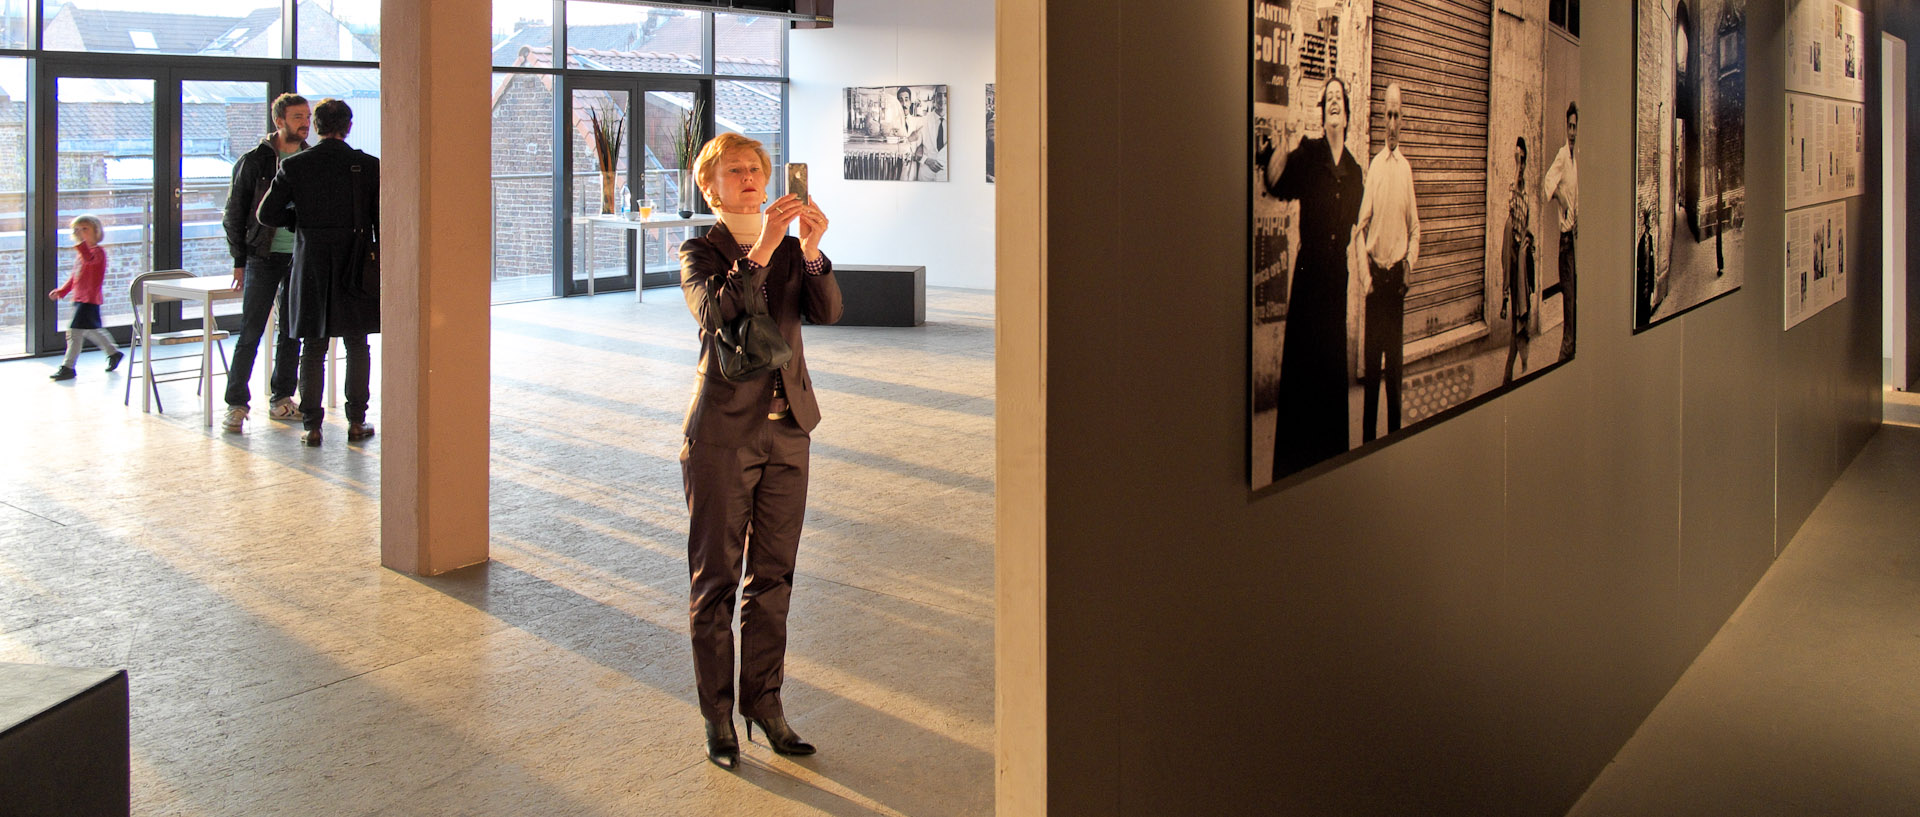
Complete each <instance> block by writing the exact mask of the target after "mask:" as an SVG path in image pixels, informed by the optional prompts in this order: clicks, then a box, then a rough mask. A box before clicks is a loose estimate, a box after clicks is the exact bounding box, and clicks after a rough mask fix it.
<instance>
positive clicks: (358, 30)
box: [294, 0, 380, 118]
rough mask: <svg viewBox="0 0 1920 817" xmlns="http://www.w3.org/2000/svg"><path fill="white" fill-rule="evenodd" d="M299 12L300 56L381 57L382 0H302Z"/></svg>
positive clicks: (375, 59)
mask: <svg viewBox="0 0 1920 817" xmlns="http://www.w3.org/2000/svg"><path fill="white" fill-rule="evenodd" d="M296 13H297V15H298V16H299V18H300V32H299V33H300V36H299V37H298V38H297V39H298V42H297V43H296V44H295V46H294V47H295V48H296V49H297V50H298V51H299V52H300V54H299V56H300V59H303V60H346V61H350V62H378V61H379V60H380V0H300V4H299V10H298V11H297V12H296ZM353 110H354V113H355V114H356V118H357V115H358V114H359V112H360V109H359V107H357V106H356V107H355V108H354V109H353Z"/></svg>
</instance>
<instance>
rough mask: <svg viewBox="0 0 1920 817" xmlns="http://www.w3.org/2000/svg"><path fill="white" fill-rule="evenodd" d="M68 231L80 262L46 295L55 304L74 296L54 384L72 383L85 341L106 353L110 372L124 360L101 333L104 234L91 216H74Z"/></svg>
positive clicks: (104, 273) (110, 340)
mask: <svg viewBox="0 0 1920 817" xmlns="http://www.w3.org/2000/svg"><path fill="white" fill-rule="evenodd" d="M69 227H70V229H72V230H73V249H74V252H76V253H78V254H79V262H78V265H77V266H76V267H75V269H74V271H73V275H72V276H71V277H69V278H67V282H66V283H65V284H63V285H61V287H60V288H59V289H56V290H54V291H52V292H49V293H47V297H49V298H52V299H54V300H56V301H58V300H60V299H61V298H64V297H67V296H68V295H72V296H73V321H72V322H71V323H69V324H67V358H66V360H63V361H61V362H60V368H59V369H58V370H55V371H54V373H53V379H54V380H72V379H73V362H74V361H75V360H78V359H79V357H80V349H81V348H82V347H84V346H85V345H86V342H87V341H88V340H92V341H93V345H95V346H98V347H100V348H102V349H105V350H107V371H109V372H111V371H113V370H114V369H117V368H119V367H120V358H121V357H123V355H121V353H120V350H119V349H118V348H117V347H115V346H114V345H113V338H110V337H108V336H107V333H106V332H103V331H101V330H100V303H101V302H102V301H103V300H105V299H104V298H103V297H102V296H101V293H100V285H101V283H102V282H104V281H105V280H106V277H107V251H106V250H105V249H102V248H101V246H100V237H101V236H102V235H103V234H104V233H105V232H106V231H105V230H104V229H102V228H101V226H100V219H98V218H95V217H94V216H90V215H83V216H75V217H74V219H73V223H72V224H71V225H69Z"/></svg>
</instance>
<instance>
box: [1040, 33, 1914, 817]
mask: <svg viewBox="0 0 1920 817" xmlns="http://www.w3.org/2000/svg"><path fill="white" fill-rule="evenodd" d="M1585 5H1586V9H1585V13H1586V15H1587V16H1586V18H1585V19H1584V20H1583V27H1584V31H1583V45H1582V47H1583V60H1584V64H1583V82H1582V97H1583V100H1582V105H1581V108H1582V112H1583V114H1584V116H1583V120H1582V123H1581V124H1582V126H1583V127H1582V128H1581V131H1582V141H1583V145H1582V148H1581V150H1582V159H1581V160H1582V165H1583V169H1586V170H1587V173H1586V184H1585V185H1583V187H1584V190H1583V200H1582V212H1583V217H1584V218H1585V223H1584V224H1583V227H1582V238H1583V243H1582V246H1581V256H1580V269H1581V270H1582V271H1583V272H1584V274H1583V275H1582V276H1581V284H1582V286H1581V298H1582V303H1581V306H1582V309H1581V317H1582V319H1583V320H1582V322H1581V328H1582V330H1583V332H1582V338H1581V342H1580V357H1579V358H1578V359H1577V360H1576V361H1574V362H1573V363H1572V364H1571V365H1569V366H1566V367H1563V368H1561V369H1559V370H1557V371H1554V372H1551V373H1549V374H1547V375H1546V376H1544V377H1543V378H1541V379H1539V380H1537V381H1535V382H1533V383H1531V384H1529V385H1527V386H1525V387H1523V388H1521V389H1518V390H1516V391H1514V392H1512V393H1510V394H1508V395H1505V396H1503V397H1501V398H1500V399H1498V400H1494V401H1491V402H1489V403H1486V404H1483V405H1481V406H1478V407H1476V408H1474V409H1472V410H1471V411H1468V412H1466V413H1465V414H1463V415H1461V416H1458V417H1455V418H1453V419H1451V420H1448V421H1447V422H1445V423H1443V424H1441V425H1439V426H1436V427H1434V428H1432V429H1429V430H1426V431H1422V432H1420V433H1418V434H1415V435H1412V436H1411V437H1408V438H1406V439H1403V440H1400V441H1398V442H1396V443H1394V444H1392V445H1390V446H1387V447H1385V448H1384V449H1382V450H1380V451H1377V452H1375V453H1373V454H1370V455H1368V456H1365V457H1362V458H1360V459H1357V460H1354V461H1352V462H1349V463H1346V464H1344V465H1341V466H1338V467H1335V468H1331V469H1328V470H1327V471H1326V472H1325V473H1323V474H1321V475H1320V476H1318V477H1315V478H1313V479H1310V480H1307V481H1304V482H1302V483H1300V484H1297V485H1294V486H1292V487H1290V488H1287V489H1285V490H1283V491H1280V492H1278V493H1275V494H1271V495H1266V496H1261V497H1249V495H1248V493H1247V488H1246V485H1247V475H1246V473H1245V472H1246V465H1245V463H1246V446H1247V430H1246V428H1247V422H1246V416H1245V412H1246V411H1247V408H1246V406H1247V392H1246V389H1247V386H1246V373H1245V367H1246V364H1247V351H1246V348H1247V339H1246V332H1247V329H1246V326H1247V312H1248V303H1247V298H1248V293H1247V288H1248V284H1247V274H1248V273H1247V270H1248V259H1247V250H1246V246H1247V242H1248V238H1249V236H1248V229H1247V225H1246V224H1245V219H1246V207H1247V188H1248V173H1249V172H1250V168H1249V167H1248V162H1247V157H1246V151H1247V139H1248V136H1247V128H1248V120H1247V113H1246V108H1245V98H1246V93H1247V81H1248V80H1247V63H1246V56H1245V43H1246V41H1247V35H1248V28H1247V21H1246V19H1245V17H1246V14H1247V7H1246V5H1245V4H1192V5H1188V6H1182V7H1180V8H1179V9H1178V10H1177V11H1174V12H1170V11H1169V8H1168V7H1167V6H1165V5H1164V4H1158V3H1145V2H1140V0H1120V1H1119V2H1112V1H1111V0H1108V1H1106V2H1095V0H1049V2H1048V9H1049V22H1048V32H1047V42H1048V48H1049V59H1048V65H1047V70H1048V72H1049V78H1048V102H1047V114H1048V117H1049V119H1048V123H1047V134H1048V149H1049V151H1050V155H1049V158H1048V160H1047V166H1046V182H1047V186H1048V196H1049V210H1048V219H1049V221H1048V245H1049V249H1048V255H1049V263H1050V269H1049V271H1048V280H1047V288H1048V289H1047V291H1048V296H1047V297H1048V304H1047V320H1048V369H1047V373H1046V374H1047V378H1048V417H1049V419H1048V442H1047V447H1048V463H1049V464H1048V475H1047V489H1048V492H1049V493H1048V500H1047V504H1048V511H1047V513H1048V536H1049V540H1048V545H1047V547H1048V555H1047V564H1048V570H1049V577H1048V620H1047V645H1048V647H1047V649H1048V673H1049V676H1048V693H1049V703H1048V711H1049V724H1048V727H1049V730H1050V731H1049V752H1048V762H1049V769H1048V774H1049V807H1050V812H1051V813H1054V814H1062V815H1065V814H1072V815H1103V814H1127V815H1158V814H1169V813H1177V814H1241V813H1248V812H1249V811H1250V810H1253V811H1259V810H1261V809H1266V810H1270V811H1275V812H1280V813H1343V814H1347V813H1359V814H1365V813H1381V814H1387V813H1426V814H1486V813H1557V812H1560V811H1564V809H1565V808H1566V807H1567V806H1568V805H1570V804H1571V803H1572V802H1573V801H1574V800H1575V799H1576V798H1577V797H1578V796H1579V794H1580V793H1581V791H1583V790H1584V788H1585V786H1586V784H1587V782H1588V781H1589V780H1591V779H1592V777H1593V775H1594V774H1595V773H1597V772H1598V770H1599V769H1600V768H1601V767H1602V766H1604V765H1605V763H1606V762H1607V761H1608V760H1609V759H1610V758H1611V757H1612V755H1613V753H1614V752H1615V751H1616V750H1617V749H1618V747H1619V746H1620V745H1621V743H1623V742H1624V741H1625V740H1626V739H1627V737H1628V736H1630V735H1631V734H1632V732H1633V730H1634V729H1635V728H1636V727H1637V725H1638V724H1639V722H1640V720H1641V719H1642V718H1643V717H1644V716H1645V715H1646V713H1647V712H1648V711H1650V710H1651V708H1652V707H1653V706H1654V705H1655V704H1656V703H1657V702H1658V701H1659V699H1660V697H1661V696H1662V695H1663V694H1664V692H1665V690H1666V689H1668V688H1669V687H1670V686H1671V684H1672V683H1673V681H1674V679H1676V678H1677V677H1678V676H1679V674H1680V672H1681V671H1683V670H1684V668H1685V666H1686V664H1687V663H1688V661H1690V660H1691V658H1692V656H1694V655H1695V654H1697V652H1698V651H1699V649H1700V648H1701V647H1702V646H1703V645H1704V644H1705V641H1706V639H1707V638H1708V637H1709V636H1710V635H1711V634H1712V632H1713V629H1714V628H1715V627H1717V625H1718V623H1719V622H1720V621H1723V620H1724V619H1725V616H1726V614H1727V611H1728V610H1730V609H1731V605H1732V604H1734V603H1737V601H1738V599H1739V598H1740V597H1741V596H1743V595H1744V593H1745V592H1746V591H1747V589H1749V588H1750V587H1751V585H1752V583H1753V581H1754V579H1755V578H1756V577H1757V575H1758V571H1759V570H1761V569H1763V568H1764V566H1765V565H1766V564H1767V561H1768V559H1769V558H1770V557H1771V555H1772V548H1773V527H1774V517H1773V512H1774V507H1773V506H1774V502H1773V498H1774V496H1775V490H1776V489H1775V473H1776V469H1775V443H1774V428H1775V423H1776V419H1775V418H1776V413H1777V414H1779V415H1780V419H1779V424H1780V427H1781V429H1782V430H1783V431H1784V430H1785V429H1786V428H1787V427H1788V425H1789V424H1791V425H1792V427H1793V430H1794V433H1795V435H1796V442H1795V444H1794V445H1793V446H1792V447H1791V448H1789V447H1786V446H1782V448H1781V449H1780V455H1779V456H1780V469H1779V470H1780V472H1782V473H1783V474H1784V473H1786V472H1791V473H1792V474H1793V478H1792V480H1791V482H1792V484H1791V485H1785V484H1784V481H1783V485H1782V487H1781V488H1780V493H1781V495H1782V496H1783V497H1786V496H1788V495H1791V497H1792V498H1793V503H1794V507H1795V509H1796V512H1798V513H1799V514H1800V515H1799V516H1798V517H1796V519H1804V516H1805V514H1804V512H1800V511H1799V508H1800V506H1801V505H1804V506H1805V510H1808V511H1810V509H1811V503H1812V502H1814V501H1817V499H1818V496H1819V495H1820V493H1822V492H1824V490H1825V488H1826V485H1827V484H1829V483H1830V482H1831V480H1832V478H1833V476H1834V474H1836V473H1837V469H1838V465H1839V463H1840V461H1841V457H1840V454H1839V452H1840V448H1841V445H1840V443H1841V437H1842V436H1843V432H1842V430H1841V429H1842V428H1843V425H1849V424H1850V427H1854V428H1859V427H1864V425H1865V423H1867V422H1868V419H1867V418H1864V417H1860V416H1857V415H1859V414H1861V412H1862V409H1861V406H1862V405H1863V404H1864V402H1865V398H1861V397H1860V396H1859V394H1858V392H1860V391H1861V389H1862V386H1861V385H1860V384H1859V383H1858V382H1857V380H1858V378H1857V377H1853V376H1851V375H1847V374H1845V373H1846V372H1849V371H1852V370H1855V369H1858V368H1860V366H1859V361H1850V360H1849V359H1847V357H1846V356H1848V355H1858V354H1860V352H1859V351H1858V350H1857V349H1855V347H1856V346H1858V344H1857V343H1853V342H1851V341H1850V340H1849V339H1850V338H1853V337H1855V336H1857V335H1858V333H1859V332H1860V331H1861V330H1860V329H1859V327H1858V326H1857V324H1859V323H1860V322H1861V321H1864V320H1868V319H1869V318H1868V317H1867V316H1868V315H1870V314H1877V313H1872V312H1871V310H1868V309H1867V306H1868V305H1866V304H1864V302H1863V301H1864V299H1860V300H1861V301H1862V303H1859V304H1857V305H1858V306H1859V307H1860V310H1859V311H1855V310H1852V309H1848V310H1844V311H1843V310H1841V309H1838V308H1836V309H1834V310H1829V313H1828V314H1823V315H1820V316H1818V317H1816V318H1815V319H1814V321H1810V322H1809V324H1814V323H1816V322H1819V325H1818V326H1815V327H1813V328H1814V329H1815V330H1816V331H1819V332H1822V333H1824V334H1822V335H1821V336H1820V338H1818V339H1814V340H1809V341H1808V342H1807V343H1805V344H1801V345H1796V346H1794V348H1791V349H1788V348H1783V344H1782V342H1781V340H1780V339H1781V337H1782V335H1781V332H1780V328H1779V313H1780V306H1779V295H1780V293H1779V284H1778V278H1779V273H1778V269H1779V263H1778V262H1779V254H1780V250H1779V248H1778V246H1777V244H1778V240H1779V231H1780V218H1781V215H1780V212H1779V201H1780V198H1779V197H1780V193H1779V183H1778V181H1777V180H1770V181H1768V182H1766V183H1765V184H1763V185H1760V189H1761V190H1762V191H1763V192H1764V191H1767V190H1770V191H1771V192H1769V193H1767V195H1769V196H1771V199H1769V200H1768V201H1770V202H1771V204H1768V203H1767V202H1765V201H1763V202H1759V203H1756V204H1755V205H1754V206H1753V207H1754V212H1753V213H1752V214H1751V215H1750V217H1749V222H1748V227H1747V229H1748V231H1749V233H1750V237H1749V243H1748V256H1747V258H1748V263H1749V265H1750V270H1749V274H1748V279H1747V288H1746V289H1745V290H1744V291H1742V292H1740V293H1738V294H1735V295H1733V296H1731V297H1729V298H1726V299H1723V300H1722V301H1719V302H1716V303H1714V304H1712V305H1709V306H1706V307H1703V308H1702V309H1700V310H1696V311H1695V312H1694V313H1692V314H1689V315H1687V316H1685V317H1682V318H1680V319H1678V320H1675V321H1672V322H1669V323H1668V324H1666V325H1663V326H1662V327H1659V328H1657V329H1655V330H1654V331H1651V332H1647V333H1643V334H1642V335H1639V336H1634V335H1632V334H1631V333H1630V326H1631V316H1630V314H1629V309H1628V304H1629V298H1630V295H1629V289H1630V287H1631V273H1630V269H1631V264H1632V259H1631V251H1632V235H1633V232H1632V226H1631V223H1630V221H1629V214H1630V213H1631V210H1632V206H1631V196H1632V183H1631V179H1630V178H1629V177H1628V176H1626V175H1622V174H1618V173H1609V172H1608V171H1606V170H1604V168H1609V167H1613V168H1624V167H1631V162H1630V158H1631V141H1632V139H1631V136H1632V130H1631V128H1632V123H1631V115H1632V100H1631V99H1630V98H1628V97H1625V96H1623V95H1621V94H1619V93H1618V92H1617V91H1615V90H1612V89H1617V88H1618V87H1620V83H1619V82H1618V81H1617V80H1618V78H1619V77H1621V76H1626V75H1627V74H1628V72H1630V71H1631V68H1632V63H1631V61H1632V47H1631V40H1630V39H1629V37H1630V30H1631V16H1630V11H1629V7H1628V6H1627V4H1624V3H1621V4H1611V3H1608V4H1602V3H1590V4H1585ZM1764 5H1766V4H1750V6H1752V7H1753V8H1752V9H1751V11H1752V13H1754V15H1755V17H1754V24H1755V25H1756V26H1757V25H1760V24H1763V21H1764V20H1765V19H1772V20H1773V23H1772V25H1774V26H1775V27H1777V26H1778V17H1779V12H1778V11H1777V10H1765V9H1760V8H1758V6H1764ZM1768 42H1772V43H1776V44H1777V43H1778V37H1777V35H1762V34H1761V33H1760V32H1758V31H1756V32H1755V33H1754V35H1753V37H1752V45H1751V46H1750V51H1749V56H1748V59H1749V65H1750V66H1754V67H1759V66H1764V68H1762V69H1761V70H1756V71H1755V73H1756V74H1757V75H1764V76H1768V77H1774V78H1777V77H1778V76H1779V75H1780V70H1781V69H1780V65H1779V62H1780V57H1779V55H1778V53H1777V50H1778V49H1777V47H1773V48H1772V50H1769V46H1766V45H1763V43H1768ZM1753 96H1759V94H1758V93H1757V92H1756V93H1755V94H1753V95H1752V96H1750V99H1752V98H1753ZM1756 108H1759V109H1761V110H1760V111H1759V112H1758V113H1759V115H1756V114H1755V112H1750V114H1749V118H1748V123H1749V127H1750V128H1751V129H1752V130H1750V131H1749V133H1750V135H1751V134H1773V133H1776V132H1777V131H1778V128H1777V127H1776V124H1777V120H1778V106H1777V105H1775V106H1774V107H1773V109H1772V113H1767V112H1765V108H1764V106H1756ZM1769 117H1770V118H1769ZM1764 143H1765V140H1764V139H1761V138H1759V137H1757V136H1756V137H1754V138H1750V139H1749V141H1748V144H1749V146H1750V148H1751V147H1755V146H1758V145H1760V144H1764ZM1762 155H1763V156H1764V155H1765V154H1762ZM1772 155H1773V156H1774V157H1775V161H1774V162H1773V164H1771V165H1769V164H1765V163H1764V162H1765V159H1764V158H1761V157H1754V158H1750V160H1749V161H1750V164H1749V167H1750V168H1754V169H1756V172H1754V173H1753V174H1751V175H1750V178H1754V179H1758V178H1762V177H1763V172H1764V169H1765V168H1768V167H1775V166H1777V165H1778V161H1777V157H1778V153H1777V149H1776V152H1775V153H1773V154H1772ZM1765 185H1771V187H1770V188H1768V187H1766V186H1765ZM1750 192H1751V191H1750ZM1858 234H1861V235H1864V233H1858ZM1860 243H1866V242H1860ZM1855 297H1856V298H1858V294H1857V293H1856V296H1855ZM1849 304H1854V301H1853V300H1850V301H1849ZM1829 324H1830V325H1829ZM1796 331H1798V330H1796ZM1849 350H1853V351H1849ZM1871 354H1872V355H1873V358H1874V359H1875V360H1877V355H1878V348H1877V345H1875V346H1873V347H1872V349H1871ZM1868 363H1869V364H1872V363H1873V361H1871V360H1870V361H1868ZM1823 373H1830V374H1823ZM1776 406H1778V407H1779V408H1778V409H1776ZM1789 407H1791V411H1789ZM1843 413H1844V416H1845V417H1847V418H1848V419H1849V423H1848V424H1843V422H1842V419H1843ZM1845 434H1850V435H1853V436H1857V432H1851V431H1850V432H1845ZM1782 504H1783V506H1785V505H1786V504H1787V503H1786V502H1784V501H1783V503H1782ZM1783 513H1784V511H1783ZM1796 524H1797V523H1796Z"/></svg>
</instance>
